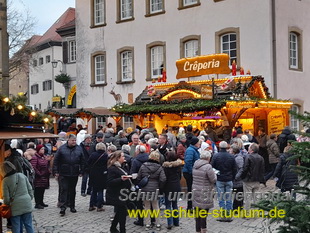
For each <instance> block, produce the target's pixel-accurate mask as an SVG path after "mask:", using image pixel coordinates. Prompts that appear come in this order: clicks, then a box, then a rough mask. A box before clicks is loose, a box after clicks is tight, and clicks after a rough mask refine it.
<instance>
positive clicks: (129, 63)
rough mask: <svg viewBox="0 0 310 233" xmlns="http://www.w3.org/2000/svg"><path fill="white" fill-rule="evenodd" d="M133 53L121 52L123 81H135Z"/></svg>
mask: <svg viewBox="0 0 310 233" xmlns="http://www.w3.org/2000/svg"><path fill="white" fill-rule="evenodd" d="M132 55H133V54H132V51H129V50H126V51H123V52H121V54H120V57H121V61H120V62H121V63H120V64H121V81H122V82H128V81H132V80H133V56H132Z"/></svg>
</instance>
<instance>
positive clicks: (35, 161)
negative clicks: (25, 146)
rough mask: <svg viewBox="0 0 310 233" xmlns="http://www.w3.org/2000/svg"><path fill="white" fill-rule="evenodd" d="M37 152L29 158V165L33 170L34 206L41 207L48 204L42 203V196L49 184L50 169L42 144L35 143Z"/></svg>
mask: <svg viewBox="0 0 310 233" xmlns="http://www.w3.org/2000/svg"><path fill="white" fill-rule="evenodd" d="M36 150H37V153H36V154H35V156H33V157H32V159H31V160H30V162H31V165H32V167H33V169H34V171H35V178H34V182H33V186H34V199H35V202H36V205H35V208H37V209H43V208H44V207H47V206H48V205H46V204H44V202H43V197H44V192H45V189H47V188H49V186H50V181H49V177H50V171H49V161H48V160H46V159H45V156H44V154H45V148H44V146H43V145H37V147H36Z"/></svg>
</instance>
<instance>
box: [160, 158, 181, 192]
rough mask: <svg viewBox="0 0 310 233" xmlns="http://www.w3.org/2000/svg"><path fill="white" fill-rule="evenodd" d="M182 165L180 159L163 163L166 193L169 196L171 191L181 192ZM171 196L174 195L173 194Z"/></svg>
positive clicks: (164, 190)
mask: <svg viewBox="0 0 310 233" xmlns="http://www.w3.org/2000/svg"><path fill="white" fill-rule="evenodd" d="M181 166H182V160H180V159H178V160H176V161H172V162H168V161H166V162H164V163H163V168H164V171H165V175H166V184H165V186H164V189H163V192H164V193H165V195H167V196H168V195H169V193H170V192H171V193H174V192H181V184H180V180H181V171H182V168H181ZM171 197H173V195H172V196H171Z"/></svg>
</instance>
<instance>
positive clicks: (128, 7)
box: [117, 0, 133, 21]
mask: <svg viewBox="0 0 310 233" xmlns="http://www.w3.org/2000/svg"><path fill="white" fill-rule="evenodd" d="M117 5H118V6H117V7H118V14H119V16H118V21H123V20H129V19H133V0H118V4H117Z"/></svg>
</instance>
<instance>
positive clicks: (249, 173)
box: [241, 153, 266, 184]
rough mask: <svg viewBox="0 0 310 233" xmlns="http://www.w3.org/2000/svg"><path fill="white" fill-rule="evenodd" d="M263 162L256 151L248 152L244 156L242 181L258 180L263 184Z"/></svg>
mask: <svg viewBox="0 0 310 233" xmlns="http://www.w3.org/2000/svg"><path fill="white" fill-rule="evenodd" d="M264 174H265V162H264V159H263V157H262V156H260V155H259V154H257V153H253V154H248V155H247V156H246V157H245V161H244V166H243V172H242V174H241V178H242V179H243V181H244V182H260V183H263V184H265V183H266V182H265V178H264Z"/></svg>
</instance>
